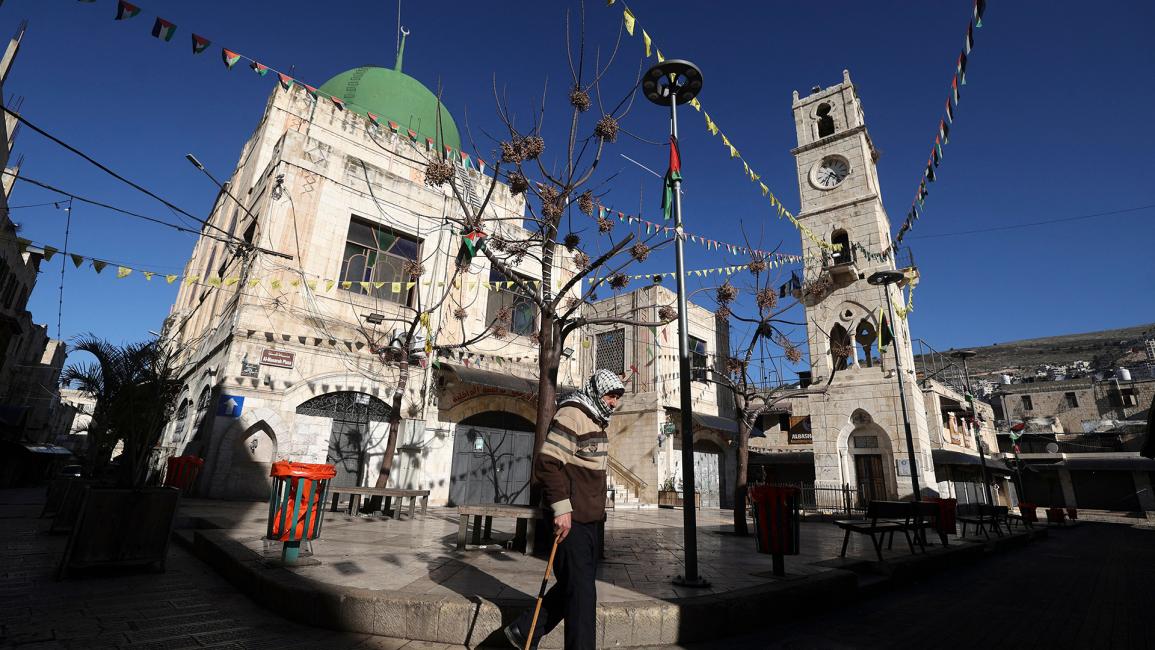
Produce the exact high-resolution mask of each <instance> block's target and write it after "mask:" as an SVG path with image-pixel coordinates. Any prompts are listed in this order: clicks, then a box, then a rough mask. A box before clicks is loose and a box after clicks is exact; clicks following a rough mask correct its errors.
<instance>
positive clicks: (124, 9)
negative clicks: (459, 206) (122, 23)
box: [116, 0, 140, 20]
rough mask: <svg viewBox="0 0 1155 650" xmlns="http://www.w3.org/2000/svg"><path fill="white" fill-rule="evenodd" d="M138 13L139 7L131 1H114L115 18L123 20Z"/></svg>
mask: <svg viewBox="0 0 1155 650" xmlns="http://www.w3.org/2000/svg"><path fill="white" fill-rule="evenodd" d="M139 13H140V7H138V6H136V5H134V4H132V3H131V2H125V0H119V1H118V2H117V3H116V19H117V20H125V19H126V18H133V17H135V16H136V15H137V14H139Z"/></svg>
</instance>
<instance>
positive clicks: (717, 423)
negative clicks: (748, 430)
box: [693, 413, 738, 435]
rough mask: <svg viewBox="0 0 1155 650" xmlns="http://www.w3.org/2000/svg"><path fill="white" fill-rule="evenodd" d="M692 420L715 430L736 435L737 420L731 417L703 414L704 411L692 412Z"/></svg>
mask: <svg viewBox="0 0 1155 650" xmlns="http://www.w3.org/2000/svg"><path fill="white" fill-rule="evenodd" d="M693 415H694V421H695V422H697V423H698V424H700V425H702V426H704V427H706V428H707V429H713V430H715V431H724V432H726V433H730V434H733V435H738V421H737V420H734V419H732V418H724V417H722V416H720V415H705V414H704V413H694V414H693Z"/></svg>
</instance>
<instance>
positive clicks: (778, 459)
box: [750, 449, 814, 465]
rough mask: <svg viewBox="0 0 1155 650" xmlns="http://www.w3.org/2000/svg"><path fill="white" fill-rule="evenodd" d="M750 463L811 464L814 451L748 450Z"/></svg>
mask: <svg viewBox="0 0 1155 650" xmlns="http://www.w3.org/2000/svg"><path fill="white" fill-rule="evenodd" d="M750 464H751V465H813V464H814V452H812V451H775V452H764V451H754V450H753V449H751V450H750Z"/></svg>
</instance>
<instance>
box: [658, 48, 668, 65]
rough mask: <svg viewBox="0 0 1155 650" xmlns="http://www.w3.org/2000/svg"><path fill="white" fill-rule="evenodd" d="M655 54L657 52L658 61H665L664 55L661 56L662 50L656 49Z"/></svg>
mask: <svg viewBox="0 0 1155 650" xmlns="http://www.w3.org/2000/svg"><path fill="white" fill-rule="evenodd" d="M657 54H658V63H665V62H666V57H664V56H662V51H661V50H658V52H657Z"/></svg>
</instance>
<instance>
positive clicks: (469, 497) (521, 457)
mask: <svg viewBox="0 0 1155 650" xmlns="http://www.w3.org/2000/svg"><path fill="white" fill-rule="evenodd" d="M533 439H534V426H533V422H530V421H529V420H528V419H526V418H524V417H521V416H519V415H517V414H514V413H509V412H506V411H482V412H480V413H475V414H473V415H471V416H469V417H467V418H465V419H463V420H461V422H458V423H457V427H456V433H455V434H454V437H453V466H452V470H451V475H450V479H449V504H450V505H461V504H465V503H511V504H517V505H526V504H528V503H529V479H530V473H531V471H532V467H531V464H532V462H533Z"/></svg>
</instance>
